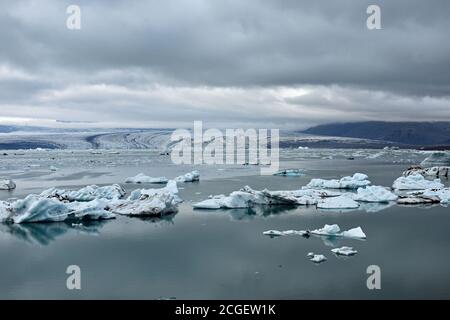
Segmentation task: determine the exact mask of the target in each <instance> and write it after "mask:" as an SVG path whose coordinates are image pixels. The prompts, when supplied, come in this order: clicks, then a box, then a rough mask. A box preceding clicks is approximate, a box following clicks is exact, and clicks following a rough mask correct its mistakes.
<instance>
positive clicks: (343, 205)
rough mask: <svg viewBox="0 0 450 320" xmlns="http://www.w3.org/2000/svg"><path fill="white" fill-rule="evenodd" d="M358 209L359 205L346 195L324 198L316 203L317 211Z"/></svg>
mask: <svg viewBox="0 0 450 320" xmlns="http://www.w3.org/2000/svg"><path fill="white" fill-rule="evenodd" d="M358 207H359V203H358V202H356V201H354V200H353V199H351V198H350V197H349V196H347V195H341V196H338V197H332V198H325V199H322V200H320V201H319V202H318V203H317V208H319V209H356V208H358Z"/></svg>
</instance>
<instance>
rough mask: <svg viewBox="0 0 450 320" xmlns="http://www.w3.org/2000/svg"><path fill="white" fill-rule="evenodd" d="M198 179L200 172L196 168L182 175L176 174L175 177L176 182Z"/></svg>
mask: <svg viewBox="0 0 450 320" xmlns="http://www.w3.org/2000/svg"><path fill="white" fill-rule="evenodd" d="M199 180H200V173H199V172H198V171H197V170H194V171H192V172H188V173H186V174H184V175H182V176H178V177H176V178H175V181H176V182H194V181H199Z"/></svg>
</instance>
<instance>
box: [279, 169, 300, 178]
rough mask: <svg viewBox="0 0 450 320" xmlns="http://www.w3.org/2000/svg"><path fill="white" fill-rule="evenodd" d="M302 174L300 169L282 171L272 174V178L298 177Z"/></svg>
mask: <svg viewBox="0 0 450 320" xmlns="http://www.w3.org/2000/svg"><path fill="white" fill-rule="evenodd" d="M303 174H304V173H303V171H302V170H300V169H284V170H280V171H278V172H276V173H274V174H273V175H274V176H284V177H299V176H302V175H303Z"/></svg>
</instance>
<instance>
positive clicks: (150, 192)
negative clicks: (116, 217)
mask: <svg viewBox="0 0 450 320" xmlns="http://www.w3.org/2000/svg"><path fill="white" fill-rule="evenodd" d="M177 194H178V188H177V185H176V182H175V181H174V180H170V181H169V182H168V183H167V185H166V187H164V188H161V189H142V190H135V191H133V192H132V193H131V195H130V196H129V197H128V199H126V200H116V201H113V202H112V203H111V204H110V207H111V211H112V212H114V213H117V214H121V215H130V216H161V215H166V214H170V213H176V212H178V204H179V203H180V202H181V199H180V198H179V197H178V195H177Z"/></svg>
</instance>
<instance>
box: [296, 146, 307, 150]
mask: <svg viewBox="0 0 450 320" xmlns="http://www.w3.org/2000/svg"><path fill="white" fill-rule="evenodd" d="M308 149H309V147H302V146H299V147H298V150H308Z"/></svg>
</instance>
